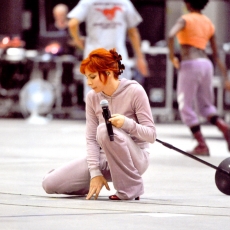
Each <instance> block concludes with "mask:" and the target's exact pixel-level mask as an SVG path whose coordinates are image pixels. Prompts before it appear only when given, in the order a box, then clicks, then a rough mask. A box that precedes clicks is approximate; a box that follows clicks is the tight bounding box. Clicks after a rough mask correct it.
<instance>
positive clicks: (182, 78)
mask: <svg viewBox="0 0 230 230" xmlns="http://www.w3.org/2000/svg"><path fill="white" fill-rule="evenodd" d="M212 78H213V65H212V63H211V61H210V60H208V59H205V58H199V59H194V60H186V61H182V62H181V67H180V70H179V76H178V82H177V101H178V105H179V111H180V115H181V119H182V121H183V122H184V123H185V124H186V125H187V126H189V127H191V126H194V125H197V124H199V118H198V115H197V113H196V110H195V106H197V109H198V113H199V114H200V115H201V116H203V117H205V118H207V117H208V116H210V115H213V114H217V110H216V107H215V106H214V104H213V101H214V94H213V87H212Z"/></svg>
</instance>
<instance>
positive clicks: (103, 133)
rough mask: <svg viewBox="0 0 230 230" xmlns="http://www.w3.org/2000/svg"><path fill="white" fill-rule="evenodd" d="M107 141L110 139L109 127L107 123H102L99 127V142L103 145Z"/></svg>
mask: <svg viewBox="0 0 230 230" xmlns="http://www.w3.org/2000/svg"><path fill="white" fill-rule="evenodd" d="M107 139H108V132H107V127H106V124H105V123H102V124H100V125H99V126H98V127H97V141H98V142H99V143H101V142H104V141H105V140H107Z"/></svg>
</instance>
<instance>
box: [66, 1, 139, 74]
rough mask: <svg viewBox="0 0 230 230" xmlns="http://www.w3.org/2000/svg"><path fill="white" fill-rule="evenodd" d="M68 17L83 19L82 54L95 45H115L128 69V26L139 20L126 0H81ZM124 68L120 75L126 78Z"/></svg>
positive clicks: (85, 53) (136, 23)
mask: <svg viewBox="0 0 230 230" xmlns="http://www.w3.org/2000/svg"><path fill="white" fill-rule="evenodd" d="M67 17H68V18H76V19H77V20H78V21H79V22H85V23H86V33H87V36H86V41H85V49H84V58H86V57H87V56H88V54H89V53H90V52H91V51H92V50H94V49H97V48H105V49H107V50H109V49H113V48H116V51H117V52H118V53H119V54H121V56H122V63H124V65H126V70H128V63H129V62H128V52H127V49H126V34H127V29H128V28H132V27H136V26H137V25H138V24H139V23H140V22H142V18H141V16H140V15H139V13H138V12H137V10H136V9H135V7H134V6H133V4H132V3H131V2H130V1H129V0H80V1H79V3H78V4H77V5H76V6H75V7H74V8H73V9H72V10H71V11H70V12H69V13H68V15H67ZM126 70H125V71H124V73H123V74H122V75H123V76H121V77H126V78H128V79H129V78H131V76H127V75H126V74H125V72H126ZM127 74H128V73H127ZM129 74H130V73H129ZM124 75H125V76H124Z"/></svg>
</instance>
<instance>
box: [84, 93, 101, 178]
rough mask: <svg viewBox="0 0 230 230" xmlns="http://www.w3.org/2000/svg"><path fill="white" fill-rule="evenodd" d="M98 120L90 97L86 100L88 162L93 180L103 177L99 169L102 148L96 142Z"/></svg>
mask: <svg viewBox="0 0 230 230" xmlns="http://www.w3.org/2000/svg"><path fill="white" fill-rule="evenodd" d="M98 124H99V122H98V118H97V116H96V114H95V111H94V109H93V106H92V101H91V100H90V97H89V96H87V98H86V142H87V162H88V167H89V172H90V176H91V178H93V177H95V176H99V175H102V173H101V171H100V167H99V159H100V146H99V144H98V143H97V140H96V133H97V126H98Z"/></svg>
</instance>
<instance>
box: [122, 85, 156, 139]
mask: <svg viewBox="0 0 230 230" xmlns="http://www.w3.org/2000/svg"><path fill="white" fill-rule="evenodd" d="M130 103H131V107H132V109H133V111H134V113H135V116H134V117H133V118H130V117H127V116H126V117H125V122H124V125H123V126H122V129H123V130H124V131H126V132H127V133H129V134H130V135H131V136H133V137H135V138H137V139H138V140H141V141H145V142H149V143H153V142H154V141H155V139H156V129H155V125H154V122H153V117H152V112H151V109H150V105H149V99H148V97H147V95H146V93H145V91H144V89H143V88H142V87H141V86H138V85H137V87H135V89H134V91H133V97H132V100H131V101H130Z"/></svg>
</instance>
